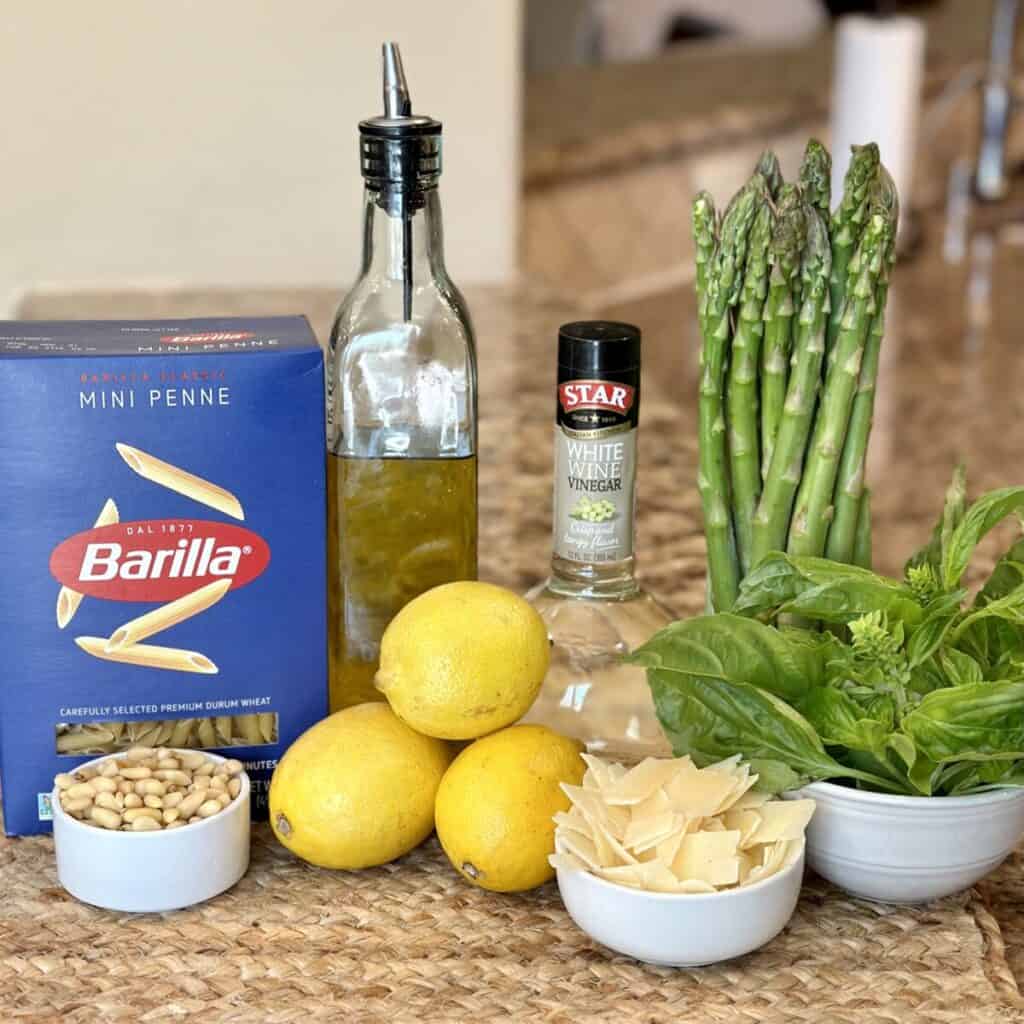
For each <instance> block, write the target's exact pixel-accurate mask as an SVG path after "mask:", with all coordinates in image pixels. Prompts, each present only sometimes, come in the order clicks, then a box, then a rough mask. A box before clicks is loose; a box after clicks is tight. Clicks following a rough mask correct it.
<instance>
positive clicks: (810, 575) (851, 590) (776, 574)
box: [733, 552, 923, 626]
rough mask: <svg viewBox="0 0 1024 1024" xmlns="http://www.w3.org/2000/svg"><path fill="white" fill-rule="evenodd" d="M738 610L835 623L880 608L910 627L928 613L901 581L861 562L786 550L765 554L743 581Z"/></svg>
mask: <svg viewBox="0 0 1024 1024" xmlns="http://www.w3.org/2000/svg"><path fill="white" fill-rule="evenodd" d="M733 611H734V612H735V613H736V614H738V615H748V616H759V615H765V614H768V615H772V616H774V615H779V614H784V613H785V614H790V613H791V614H796V615H800V616H802V617H805V618H809V619H815V620H817V621H820V622H830V623H848V622H850V621H852V620H853V619H856V618H859V617H860V616H861V615H867V614H869V613H871V612H880V613H884V614H885V615H886V616H887V617H888V618H889V620H890V621H892V622H903V623H905V624H906V625H908V626H914V625H917V623H918V622H920V621H921V619H922V617H923V612H922V608H921V605H920V604H919V603H918V601H917V599H916V598H915V597H914V593H913V591H912V590H911V589H910V588H909V587H907V586H905V585H904V584H902V583H900V582H899V581H898V580H893V579H890V578H888V577H886V576H880V575H879V574H878V573H874V572H871V571H870V570H869V569H862V568H860V566H856V565H843V564H841V563H839V562H832V561H830V560H829V559H826V558H811V557H797V556H791V555H786V554H783V553H782V552H774V553H772V554H769V555H768V556H766V558H765V559H764V560H763V561H762V562H761V563H760V564H759V565H758V567H757V568H756V569H755V570H754V571H753V572H752V573H750V574H749V575H748V576H747V577H746V579H745V580H743V582H742V583H741V584H740V594H739V597H738V599H737V601H736V604H735V605H734V608H733Z"/></svg>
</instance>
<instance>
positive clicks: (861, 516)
mask: <svg viewBox="0 0 1024 1024" xmlns="http://www.w3.org/2000/svg"><path fill="white" fill-rule="evenodd" d="M872 560H873V559H872V552H871V491H870V490H869V489H868V488H867V487H865V488H864V491H863V493H862V494H861V496H860V502H859V507H858V509H857V533H856V535H855V537H854V543H853V564H854V565H859V566H860V567H861V568H862V569H870V568H871V562H872Z"/></svg>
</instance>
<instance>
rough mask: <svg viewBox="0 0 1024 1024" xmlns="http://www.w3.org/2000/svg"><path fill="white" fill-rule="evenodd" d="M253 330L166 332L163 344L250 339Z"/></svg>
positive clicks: (203, 343) (162, 340)
mask: <svg viewBox="0 0 1024 1024" xmlns="http://www.w3.org/2000/svg"><path fill="white" fill-rule="evenodd" d="M255 337H256V335H255V334H253V332H252V331H211V332H209V333H207V334H164V335H162V336H161V338H160V344H161V345H205V344H208V343H209V342H212V341H250V340H251V339H252V338H255Z"/></svg>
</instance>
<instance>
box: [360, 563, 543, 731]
mask: <svg viewBox="0 0 1024 1024" xmlns="http://www.w3.org/2000/svg"><path fill="white" fill-rule="evenodd" d="M549 658H550V652H549V645H548V632H547V627H546V626H545V625H544V622H543V620H542V619H541V617H540V615H538V614H537V612H536V610H535V609H534V608H533V606H532V605H530V604H529V603H528V602H527V601H525V600H524V599H523V598H521V597H520V596H519V595H518V594H514V593H512V591H510V590H505V589H504V588H503V587H496V586H493V585H492V584H490V583H477V582H475V581H470V582H466V581H464V582H459V583H446V584H444V585H443V586H440V587H434V589H433V590H428V591H427V592H426V593H424V594H421V595H420V596H419V597H417V598H415V599H414V600H412V601H410V602H409V603H408V604H407V605H406V606H405V607H404V608H403V609H402V610H401V611H400V612H399V613H398V614H397V615H396V616H395V617H394V619H392V620H391V623H390V624H389V625H388V628H387V629H386V630H385V631H384V637H383V639H382V640H381V647H380V668H379V669H378V671H377V688H378V689H379V690H380V691H381V692H382V693H383V694H384V696H385V697H387V699H388V701H389V702H390V704H391V707H392V708H394V710H395V713H396V714H397V715H398V716H399V717H400V718H401V719H403V720H404V721H406V722H408V723H409V725H411V726H412V727H413V728H414V729H417V730H418V731H419V732H422V733H425V734H426V735H428V736H438V737H440V738H442V739H448V740H466V739H475V738H476V737H478V736H484V735H486V734H487V733H489V732H494V731H495V730H497V729H501V728H503V727H504V726H506V725H510V724H511V723H512V722H515V721H516V720H518V719H519V718H521V717H522V716H523V715H524V714H525V713H526V711H527V710H528V709H529V707H530V705H531V704H532V703H533V701H534V699H535V698H536V696H537V691H538V690H539V689H540V684H541V683H542V682H543V680H544V675H545V673H546V672H547V670H548V660H549Z"/></svg>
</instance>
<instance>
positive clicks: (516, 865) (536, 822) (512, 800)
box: [435, 725, 586, 892]
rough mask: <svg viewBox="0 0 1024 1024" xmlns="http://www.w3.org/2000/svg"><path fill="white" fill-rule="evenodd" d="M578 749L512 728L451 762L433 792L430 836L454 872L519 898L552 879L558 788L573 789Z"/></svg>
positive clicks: (564, 804)
mask: <svg viewBox="0 0 1024 1024" xmlns="http://www.w3.org/2000/svg"><path fill="white" fill-rule="evenodd" d="M582 749H583V748H582V747H581V746H580V744H579V743H577V742H576V741H575V740H570V739H566V737H564V736H560V735H559V734H558V733H556V732H553V731H552V730H551V729H548V728H546V727H545V726H543V725H514V726H512V727H511V728H509V729H502V730H501V732H496V733H494V734H493V735H491V736H485V737H484V738H483V739H482V740H477V741H476V742H475V743H473V744H472V745H471V746H469V747H467V748H466V749H465V750H464V751H463V752H462V753H461V754H459V756H458V757H457V758H455V760H454V761H453V762H452V766H451V768H449V769H448V771H447V772H446V773H445V776H444V778H443V779H442V780H441V788H440V789H438V791H437V807H436V811H435V817H436V821H437V837H438V839H440V840H441V845H442V846H443V847H444V852H445V853H446V854H448V859H449V860H450V861H451V862H452V865H453V866H454V867H455V870H456V871H458V872H459V874H461V875H462V876H463V877H464V878H467V879H469V881H471V882H472V883H473V884H474V885H479V886H481V887H482V888H484V889H491V890H494V891H495V892H522V891H523V890H525V889H533V888H534V887H535V886H538V885H541V884H543V883H544V882H546V881H547V880H548V879H549V878H551V877H552V876H553V875H554V873H555V872H554V869H553V868H552V867H551V865H550V864H548V855H549V854H551V853H553V852H554V849H555V824H554V822H553V821H552V820H551V819H552V816H553V815H554V814H555V813H556V812H557V811H564V810H568V808H569V798H568V797H567V796H566V795H565V794H564V793H563V792H562V790H561V789H560V788H559V783H562V782H568V783H570V784H572V785H576V786H578V785H579V784H580V782H581V781H582V780H583V772H584V770H585V768H586V766H585V765H584V763H583V759H582V758H581V757H580V752H581V751H582Z"/></svg>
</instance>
